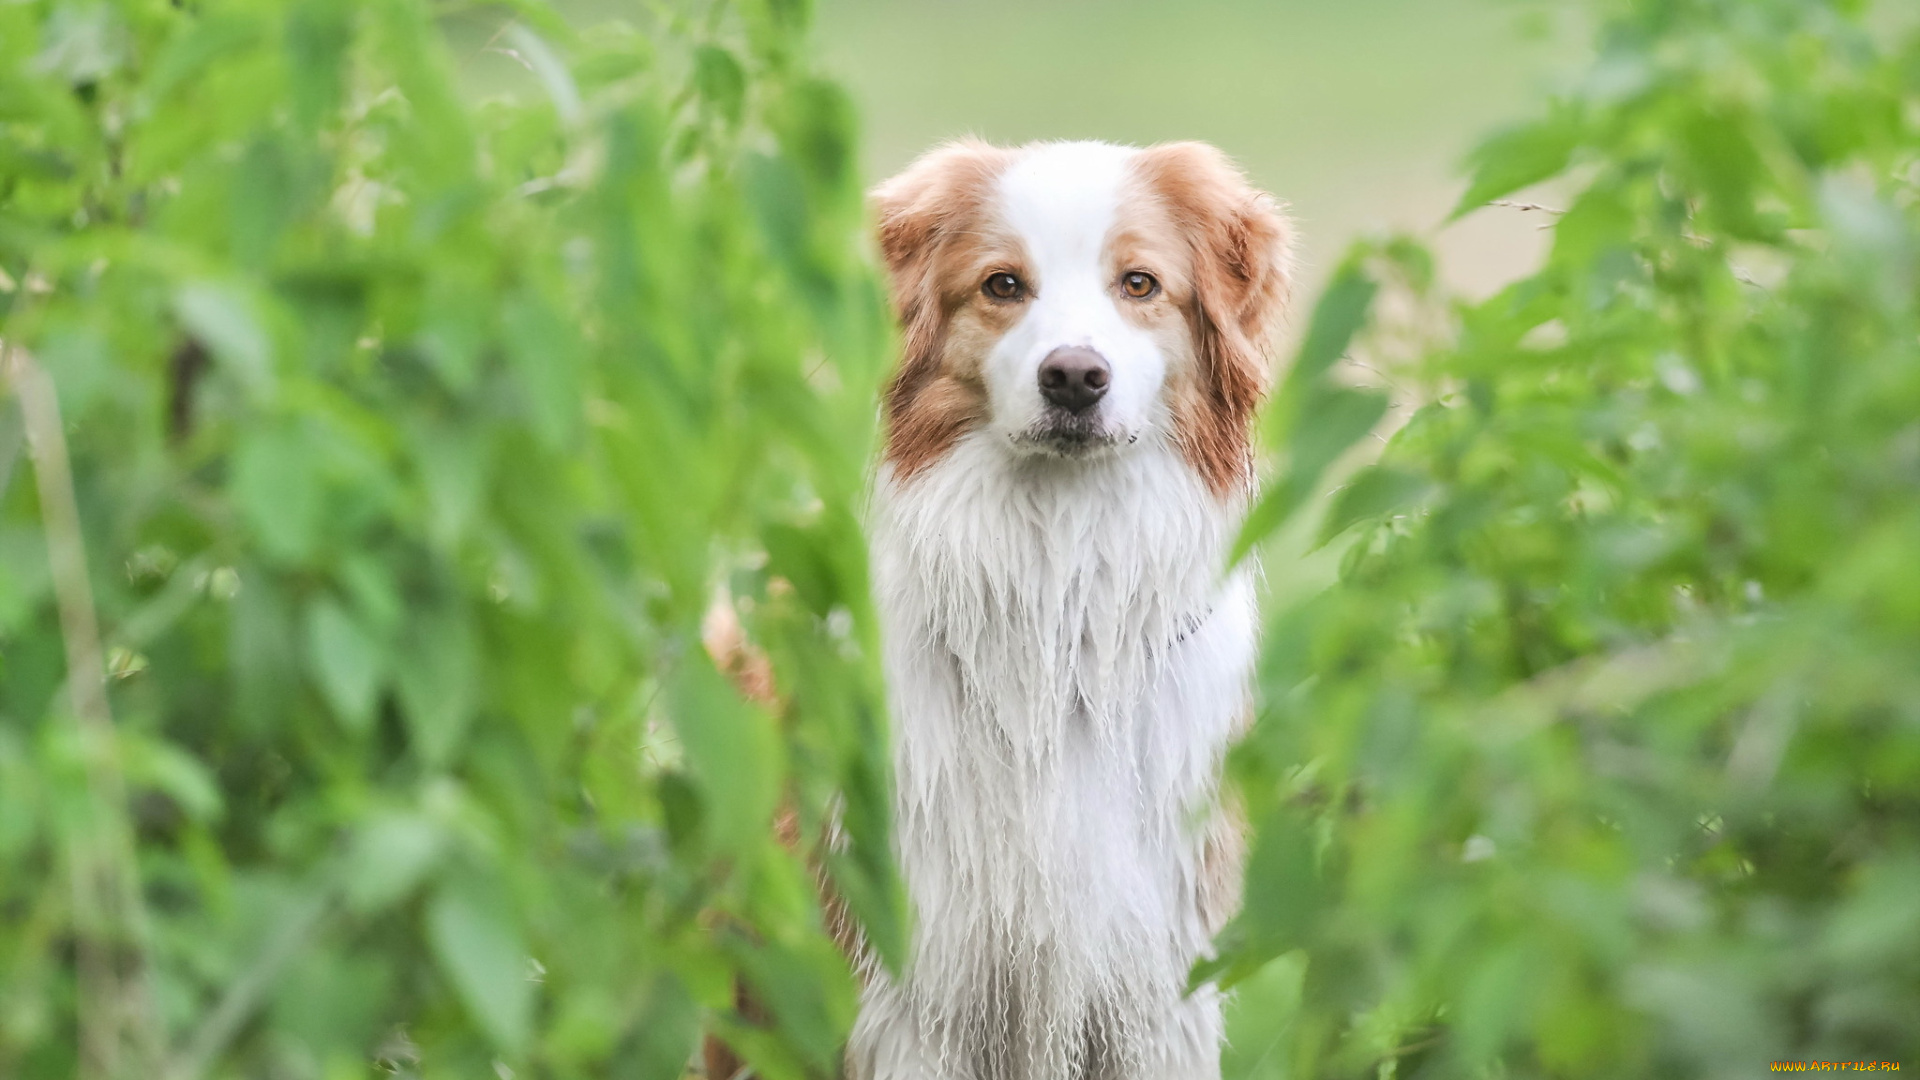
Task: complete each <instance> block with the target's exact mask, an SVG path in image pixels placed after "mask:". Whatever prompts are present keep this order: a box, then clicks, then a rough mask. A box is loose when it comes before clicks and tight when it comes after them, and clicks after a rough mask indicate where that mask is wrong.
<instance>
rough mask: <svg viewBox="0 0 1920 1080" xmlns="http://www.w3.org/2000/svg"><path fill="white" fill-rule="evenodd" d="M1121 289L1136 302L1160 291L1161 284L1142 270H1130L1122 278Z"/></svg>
mask: <svg viewBox="0 0 1920 1080" xmlns="http://www.w3.org/2000/svg"><path fill="white" fill-rule="evenodd" d="M1120 287H1121V288H1122V289H1125V290H1126V292H1127V295H1128V296H1131V297H1133V298H1134V299H1135V300H1145V299H1146V298H1147V297H1149V296H1152V295H1153V294H1154V293H1157V292H1159V291H1160V282H1158V281H1156V280H1154V276H1153V275H1152V274H1149V273H1146V272H1144V271H1141V270H1130V271H1128V272H1127V273H1125V274H1122V275H1121V276H1120Z"/></svg>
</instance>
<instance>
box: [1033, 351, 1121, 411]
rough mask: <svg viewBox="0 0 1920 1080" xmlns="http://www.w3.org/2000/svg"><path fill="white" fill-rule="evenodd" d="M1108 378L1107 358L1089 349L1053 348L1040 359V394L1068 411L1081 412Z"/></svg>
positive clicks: (1103, 391) (1110, 374) (1101, 394)
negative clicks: (1043, 358)
mask: <svg viewBox="0 0 1920 1080" xmlns="http://www.w3.org/2000/svg"><path fill="white" fill-rule="evenodd" d="M1112 381H1113V369H1112V368H1110V367H1108V366H1107V358H1106V357H1104V356H1101V355H1100V354H1099V353H1097V352H1094V351H1093V350H1092V349H1083V348H1078V347H1074V348H1063V349H1055V350H1053V351H1052V352H1050V353H1048V354H1047V358H1046V359H1045V360H1042V361H1040V396H1041V397H1044V398H1046V399H1047V400H1048V401H1051V402H1053V403H1054V404H1055V405H1058V406H1060V407H1061V408H1063V409H1065V410H1067V411H1068V412H1085V411H1086V410H1087V409H1088V408H1090V407H1092V405H1093V403H1094V402H1096V401H1099V400H1100V399H1101V398H1103V397H1105V396H1106V394H1107V384H1108V383H1110V382H1112Z"/></svg>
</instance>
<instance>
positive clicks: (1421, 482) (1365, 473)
mask: <svg viewBox="0 0 1920 1080" xmlns="http://www.w3.org/2000/svg"><path fill="white" fill-rule="evenodd" d="M1432 487H1433V485H1432V484H1431V483H1430V482H1428V480H1427V479H1426V478H1425V477H1423V476H1419V475H1416V474H1414V473H1410V472H1407V471H1405V470H1402V469H1395V468H1392V467H1390V466H1385V465H1375V466H1372V467H1370V468H1367V469H1364V470H1362V471H1361V472H1360V473H1359V475H1357V476H1355V477H1354V478H1353V480H1352V481H1350V482H1349V483H1348V484H1347V486H1346V487H1344V488H1342V489H1341V490H1340V493H1339V494H1338V495H1336V496H1334V500H1333V505H1332V506H1331V507H1330V508H1328V510H1327V520H1326V523H1325V524H1324V525H1322V526H1321V528H1320V542H1321V543H1323V544H1324V543H1326V542H1327V541H1328V540H1331V539H1333V538H1334V537H1336V536H1338V535H1340V534H1341V533H1343V532H1345V531H1347V529H1348V528H1350V527H1352V526H1353V525H1355V524H1356V523H1358V522H1361V521H1366V520H1369V519H1371V518H1377V517H1381V516H1383V515H1386V514H1390V513H1393V512H1394V511H1397V510H1402V509H1405V508H1406V507H1408V506H1411V505H1413V504H1414V503H1416V502H1418V501H1419V500H1420V499H1421V497H1423V496H1424V495H1426V493H1427V492H1428V491H1430V490H1432Z"/></svg>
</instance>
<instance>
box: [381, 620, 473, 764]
mask: <svg viewBox="0 0 1920 1080" xmlns="http://www.w3.org/2000/svg"><path fill="white" fill-rule="evenodd" d="M403 641H404V643H405V644H404V646H403V648H402V649H401V651H400V654H399V657H398V661H399V662H398V663H397V664H396V666H395V682H396V685H397V687H398V689H399V691H400V703H401V706H402V711H403V712H404V713H405V715H406V721H407V730H408V732H409V733H410V734H411V735H412V736H413V746H414V749H415V751H416V752H417V753H419V754H420V756H421V757H422V758H423V759H425V760H426V762H427V763H428V764H429V765H434V766H440V765H445V764H447V763H448V762H450V761H451V760H452V759H453V756H454V752H455V750H457V749H458V748H459V745H460V742H461V740H462V738H463V737H464V736H465V734H466V731H467V725H468V723H469V722H470V721H471V720H472V719H473V710H474V706H475V704H476V703H477V702H478V700H479V688H478V686H477V685H476V684H477V683H478V682H479V679H480V674H481V673H480V664H479V656H478V647H477V643H476V642H475V641H474V634H473V626H472V623H471V622H470V620H469V618H468V616H467V614H466V612H465V611H464V609H461V608H459V607H457V606H450V607H446V608H440V609H432V608H430V609H428V610H426V611H424V612H421V613H419V614H417V615H415V617H414V618H413V619H412V620H410V621H409V623H408V627H407V632H406V635H405V637H404V639H403Z"/></svg>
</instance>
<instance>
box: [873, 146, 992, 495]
mask: <svg viewBox="0 0 1920 1080" xmlns="http://www.w3.org/2000/svg"><path fill="white" fill-rule="evenodd" d="M1013 156H1014V155H1013V151H1010V150H1003V149H1001V148H999V147H996V146H989V145H987V144H986V143H983V142H979V141H977V140H971V139H969V140H963V141H960V142H955V143H949V144H947V145H945V146H942V147H940V148H938V149H936V150H933V151H931V152H929V153H927V154H926V155H925V156H923V157H921V158H920V159H919V160H918V161H916V162H914V163H913V164H912V165H910V166H908V167H907V170H906V171H905V172H902V173H901V174H900V175H898V176H896V177H894V178H893V179H891V180H888V181H886V182H885V183H883V184H881V185H880V186H879V187H876V188H874V189H873V193H872V196H871V200H872V202H873V206H874V209H875V211H876V214H877V216H878V218H879V223H880V227H879V234H880V252H881V254H882V255H883V256H884V257H885V258H886V262H887V275H888V281H889V285H890V287H891V292H892V295H893V304H894V309H895V311H896V313H897V314H898V315H899V317H900V323H901V326H902V327H903V328H904V330H905V335H906V341H905V355H904V356H903V357H902V359H901V362H900V367H899V369H898V370H897V371H896V372H895V374H894V376H893V380H892V382H890V383H889V384H888V386H887V391H886V412H887V432H886V450H885V458H886V460H887V461H888V462H889V463H890V464H892V465H893V467H894V469H895V471H896V473H897V474H898V475H900V476H903V477H905V476H911V475H913V474H914V473H916V472H918V471H920V470H921V469H924V468H925V467H927V466H928V465H930V464H932V463H933V462H934V461H936V460H937V459H938V458H939V457H940V456H941V455H942V454H944V453H945V452H946V451H947V449H948V448H949V447H951V446H952V445H953V442H954V440H956V439H958V438H959V437H960V436H961V435H962V434H964V433H965V432H966V431H968V430H969V429H971V428H973V427H975V426H976V425H978V424H980V423H981V422H983V421H984V420H985V419H986V417H987V392H986V386H985V384H984V383H983V382H982V381H981V379H980V375H979V372H978V370H976V369H973V368H971V367H969V366H968V363H967V360H969V359H970V360H971V361H973V362H977V359H978V357H979V356H980V355H982V354H983V353H982V351H980V350H974V349H968V348H964V347H960V346H961V345H962V343H959V342H953V341H950V340H949V338H950V337H951V336H952V332H953V330H954V329H955V328H954V326H953V315H954V313H955V311H956V310H957V309H958V308H960V307H961V306H962V305H963V304H965V303H966V301H967V300H968V299H969V297H970V295H971V294H974V293H976V292H977V291H978V288H979V283H980V281H981V280H984V279H985V274H986V273H988V272H991V270H993V269H1009V270H1012V269H1015V267H1013V266H998V265H982V264H988V263H993V260H994V256H995V254H1000V255H1001V256H1003V258H1002V261H1006V260H1007V259H1014V260H1017V257H1018V256H1017V252H1008V251H1001V252H998V253H996V252H995V250H994V249H995V246H996V245H995V244H994V243H993V240H994V238H991V237H989V236H987V235H986V234H985V232H984V230H985V227H986V223H985V222H984V221H983V218H984V217H985V211H986V202H987V197H988V194H989V192H990V190H991V188H992V186H993V182H994V180H995V179H997V178H998V177H999V175H1000V173H1001V171H1002V170H1003V169H1005V168H1006V166H1007V164H1008V162H1010V161H1012V160H1013ZM999 246H1001V247H1002V248H1004V247H1005V245H1004V244H1001V245H999ZM976 274H978V278H977V279H976V277H975V275H976ZM985 314H987V316H988V321H992V315H993V312H992V311H991V310H987V311H986V312H985ZM957 361H958V362H957Z"/></svg>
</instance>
